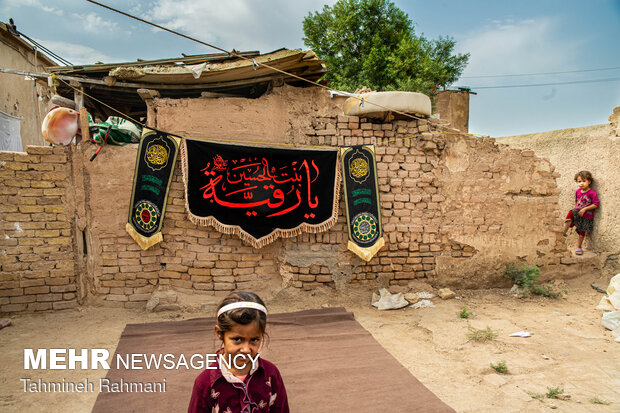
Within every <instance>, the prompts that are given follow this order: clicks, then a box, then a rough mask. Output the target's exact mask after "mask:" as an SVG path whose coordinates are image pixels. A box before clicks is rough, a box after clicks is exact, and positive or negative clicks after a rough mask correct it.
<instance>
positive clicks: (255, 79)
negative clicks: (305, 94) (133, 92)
mask: <svg viewBox="0 0 620 413" xmlns="http://www.w3.org/2000/svg"><path fill="white" fill-rule="evenodd" d="M238 55H240V56H243V57H245V58H246V59H243V58H241V57H236V56H231V55H227V54H225V53H217V54H209V55H195V56H184V57H182V58H178V59H160V60H150V61H137V62H125V63H114V64H95V65H79V66H56V67H51V68H50V71H51V72H52V73H57V74H66V75H72V76H78V77H86V78H93V77H100V78H102V79H103V78H104V77H105V78H108V80H109V82H110V83H113V82H114V81H119V82H132V83H140V84H145V86H148V84H152V85H154V87H153V88H154V89H157V87H156V85H157V84H161V85H164V84H165V85H178V86H179V89H183V85H187V86H188V87H190V88H192V89H194V88H196V86H198V85H204V86H205V87H206V88H208V87H209V85H210V84H212V85H215V84H217V88H221V87H225V85H226V83H230V84H231V85H233V84H251V83H262V82H265V81H266V80H268V78H269V77H274V78H275V77H278V78H279V77H282V75H283V74H282V73H280V72H278V71H276V70H272V69H270V68H266V67H264V66H260V65H259V66H258V67H256V68H255V67H254V65H253V62H252V60H249V59H254V60H255V61H256V62H257V63H264V64H267V65H269V66H271V67H273V68H276V69H279V70H282V71H286V72H289V73H293V74H295V75H297V76H299V77H302V78H306V79H310V80H317V79H319V78H320V77H321V76H322V75H323V74H325V73H326V72H327V68H326V67H325V65H324V64H323V62H322V61H321V60H319V59H318V58H317V56H316V54H315V53H314V52H312V51H302V50H301V49H295V50H288V49H279V50H276V51H273V52H270V53H267V54H263V55H261V54H259V53H258V52H238ZM201 63H204V64H205V68H204V70H202V72H201V73H200V74H199V76H198V77H195V76H194V74H193V73H192V69H194V68H195V66H196V65H199V64H201ZM284 76H286V75H284ZM284 80H285V81H286V79H284ZM290 80H292V81H295V80H296V79H295V78H292V77H291V78H290ZM190 85H191V86H190Z"/></svg>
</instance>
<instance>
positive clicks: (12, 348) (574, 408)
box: [0, 277, 620, 413]
mask: <svg viewBox="0 0 620 413" xmlns="http://www.w3.org/2000/svg"><path fill="white" fill-rule="evenodd" d="M592 282H594V283H596V284H597V285H599V286H602V287H603V288H605V287H606V286H607V282H608V280H607V279H602V278H589V279H588V278H586V277H582V278H580V279H576V280H570V281H567V282H566V284H564V285H562V286H561V289H562V290H563V291H565V294H564V295H563V297H562V298H559V299H548V298H542V297H536V298H527V299H523V298H517V297H513V296H512V295H511V294H510V293H509V291H508V289H493V290H466V291H456V293H457V298H455V299H450V300H441V299H439V298H434V299H433V300H432V301H433V302H434V303H435V305H436V306H435V307H434V308H423V309H412V308H406V309H402V310H393V311H378V310H376V309H374V308H372V307H370V305H369V304H370V295H371V292H370V291H368V290H367V289H365V288H363V287H352V288H350V289H348V290H347V292H346V295H345V294H338V293H335V292H333V291H330V290H319V291H316V292H314V293H312V294H310V293H303V296H302V293H300V292H293V291H288V290H285V291H282V292H280V293H278V294H277V295H276V296H274V297H269V298H268V299H267V305H268V307H269V308H270V311H271V312H274V313H276V312H286V311H294V310H301V309H308V308H320V307H323V306H328V305H329V306H344V307H346V308H347V310H349V311H352V312H354V313H355V318H356V319H357V321H358V322H359V323H361V324H362V325H363V326H364V327H365V328H366V329H367V330H368V331H369V332H370V333H372V335H373V336H374V337H375V339H376V340H377V341H379V343H381V345H382V346H383V347H384V348H386V349H387V350H388V351H389V352H390V353H391V354H392V355H393V356H394V357H396V359H398V360H399V361H400V362H401V363H402V364H403V365H404V366H406V367H407V368H408V369H409V370H410V371H411V373H412V374H413V375H414V376H415V377H417V378H418V379H419V380H420V381H422V383H424V384H425V385H426V386H427V387H428V388H429V389H430V390H431V391H433V392H434V393H435V394H437V395H438V396H439V397H440V398H441V399H442V400H444V401H445V402H446V403H448V404H449V405H450V406H452V407H453V408H455V409H456V411H457V412H463V413H465V412H476V413H480V412H494V413H495V412H544V411H552V410H555V411H557V412H620V392H619V391H618V389H620V343H616V342H614V341H613V336H612V334H611V332H609V331H607V330H605V329H604V328H603V327H602V326H601V323H600V320H601V313H602V312H601V311H598V310H595V307H596V305H597V304H598V302H599V300H600V297H601V296H602V295H601V294H600V293H597V292H596V291H594V290H593V289H592V288H591V287H590V283H592ZM302 297H303V299H302ZM463 306H466V307H467V309H468V310H470V311H472V312H473V313H474V314H473V315H472V316H471V317H469V319H462V318H460V317H459V316H458V313H459V312H460V310H461V309H462V308H463ZM211 312H212V311H209V312H208V313H207V312H206V311H204V312H200V311H198V312H196V311H194V312H188V311H186V312H161V313H147V312H140V311H135V310H121V309H110V308H95V307H85V308H82V309H79V310H71V311H62V312H56V313H43V314H29V315H20V316H14V317H12V320H13V322H14V325H13V326H11V327H8V328H5V329H3V330H0V348H1V349H2V362H1V363H0V411H3V412H35V411H36V412H39V411H45V412H90V410H91V408H92V406H93V405H94V402H95V399H96V397H97V394H96V393H24V385H23V383H22V381H20V378H23V377H33V378H39V377H41V378H42V379H43V381H54V380H62V379H63V378H64V379H65V380H66V381H79V380H84V379H85V378H88V379H89V380H91V381H98V379H99V378H100V377H104V376H105V373H106V371H105V370H84V371H80V370H74V371H71V370H38V371H36V372H30V371H27V370H24V369H23V367H24V366H23V363H24V361H23V360H24V356H23V349H24V348H78V349H79V348H107V349H108V350H109V351H110V354H112V353H113V351H114V350H115V348H116V345H117V343H118V339H119V337H120V334H121V332H122V330H123V328H124V327H125V324H126V323H144V322H154V321H161V320H171V319H184V318H195V317H203V316H212V314H211ZM469 326H471V327H473V328H477V329H485V328H486V327H487V326H488V327H490V328H491V329H492V330H493V331H495V332H497V333H499V336H498V337H497V338H496V339H494V340H492V341H488V342H485V343H481V342H475V341H472V340H469V339H468V338H467V333H468V331H469V330H468V328H469ZM522 330H525V331H528V332H530V333H531V334H532V337H529V338H519V337H509V334H510V333H514V332H517V331H522ZM501 360H505V361H506V365H507V367H508V370H509V373H508V374H498V373H496V372H495V371H494V370H493V369H492V368H491V367H490V366H489V364H490V363H497V362H499V361H501ZM285 379H286V377H285ZM555 387H557V388H561V389H563V390H564V395H565V399H564V400H562V399H549V398H544V394H545V393H547V392H548V388H555ZM534 393H536V394H542V395H543V400H542V401H541V400H538V399H535V398H533V397H532V396H531V394H534ZM595 397H596V398H598V399H599V400H600V401H604V402H609V403H610V404H596V403H593V402H592V400H593V398H595ZM317 411H319V410H317ZM320 411H329V409H325V410H320Z"/></svg>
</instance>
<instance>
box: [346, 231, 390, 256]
mask: <svg viewBox="0 0 620 413" xmlns="http://www.w3.org/2000/svg"><path fill="white" fill-rule="evenodd" d="M384 245H385V239H384V238H383V237H381V238H379V239H378V240H377V242H376V243H375V244H373V245H372V246H371V247H368V248H362V247H360V246H358V245H357V244H356V243H354V242H353V241H349V242H348V243H347V248H348V249H349V250H350V251H353V252H354V253H355V255H357V256H358V257H360V258H361V259H363V260H364V261H366V262H368V261H370V260H371V259H372V257H374V256H375V254H376V253H377V252H379V250H380V249H381V248H383V246H384Z"/></svg>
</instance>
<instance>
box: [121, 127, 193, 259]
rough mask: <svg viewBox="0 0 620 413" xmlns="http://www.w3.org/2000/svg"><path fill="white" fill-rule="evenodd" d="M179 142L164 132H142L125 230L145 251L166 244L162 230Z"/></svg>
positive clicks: (145, 129) (146, 130)
mask: <svg viewBox="0 0 620 413" xmlns="http://www.w3.org/2000/svg"><path fill="white" fill-rule="evenodd" d="M180 141H181V139H179V138H177V137H173V136H170V135H167V134H165V133H162V132H157V131H154V130H150V129H147V128H144V129H143V130H142V138H141V140H140V146H139V147H138V155H137V158H136V169H135V172H134V177H133V189H132V191H131V203H130V204H129V219H128V222H127V225H126V226H125V230H126V231H127V233H128V234H129V235H130V236H131V237H132V238H133V239H134V241H136V242H137V243H138V245H140V247H141V248H142V249H143V250H146V249H148V248H150V247H152V246H153V245H155V244H157V243H159V242H161V241H162V240H163V236H162V234H161V227H162V223H163V222H164V214H165V212H166V203H167V202H168V191H169V189H170V183H171V182H172V175H173V174H174V168H175V166H176V162H177V155H178V153H179V144H180Z"/></svg>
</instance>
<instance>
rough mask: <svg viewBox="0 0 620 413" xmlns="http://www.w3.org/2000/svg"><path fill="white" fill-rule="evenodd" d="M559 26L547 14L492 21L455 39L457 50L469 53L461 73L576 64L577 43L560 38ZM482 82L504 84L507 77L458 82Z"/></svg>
mask: <svg viewBox="0 0 620 413" xmlns="http://www.w3.org/2000/svg"><path fill="white" fill-rule="evenodd" d="M559 29H560V27H559V22H558V21H556V20H554V19H552V18H547V17H542V18H535V19H527V20H520V21H514V20H501V21H500V20H494V21H492V22H491V26H489V27H485V28H484V29H482V30H476V31H473V32H471V33H470V34H468V35H466V36H463V37H461V38H459V39H458V42H457V48H458V51H459V52H461V53H467V52H468V53H470V54H471V57H470V59H469V64H468V66H467V68H466V69H465V71H464V73H463V76H483V75H500V74H501V75H504V74H524V73H540V72H552V71H559V70H562V68H563V67H575V66H576V65H577V63H578V62H576V60H575V59H576V53H575V48H576V47H578V45H577V44H575V43H574V42H571V41H569V40H567V39H565V38H564V39H561V37H560V35H559V34H558V33H559ZM515 79H521V80H523V78H515ZM482 82H484V84H485V85H487V84H492V83H501V84H506V78H502V79H493V78H486V79H464V82H460V83H471V84H474V83H475V84H481V83H482ZM528 83H531V82H528Z"/></svg>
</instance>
